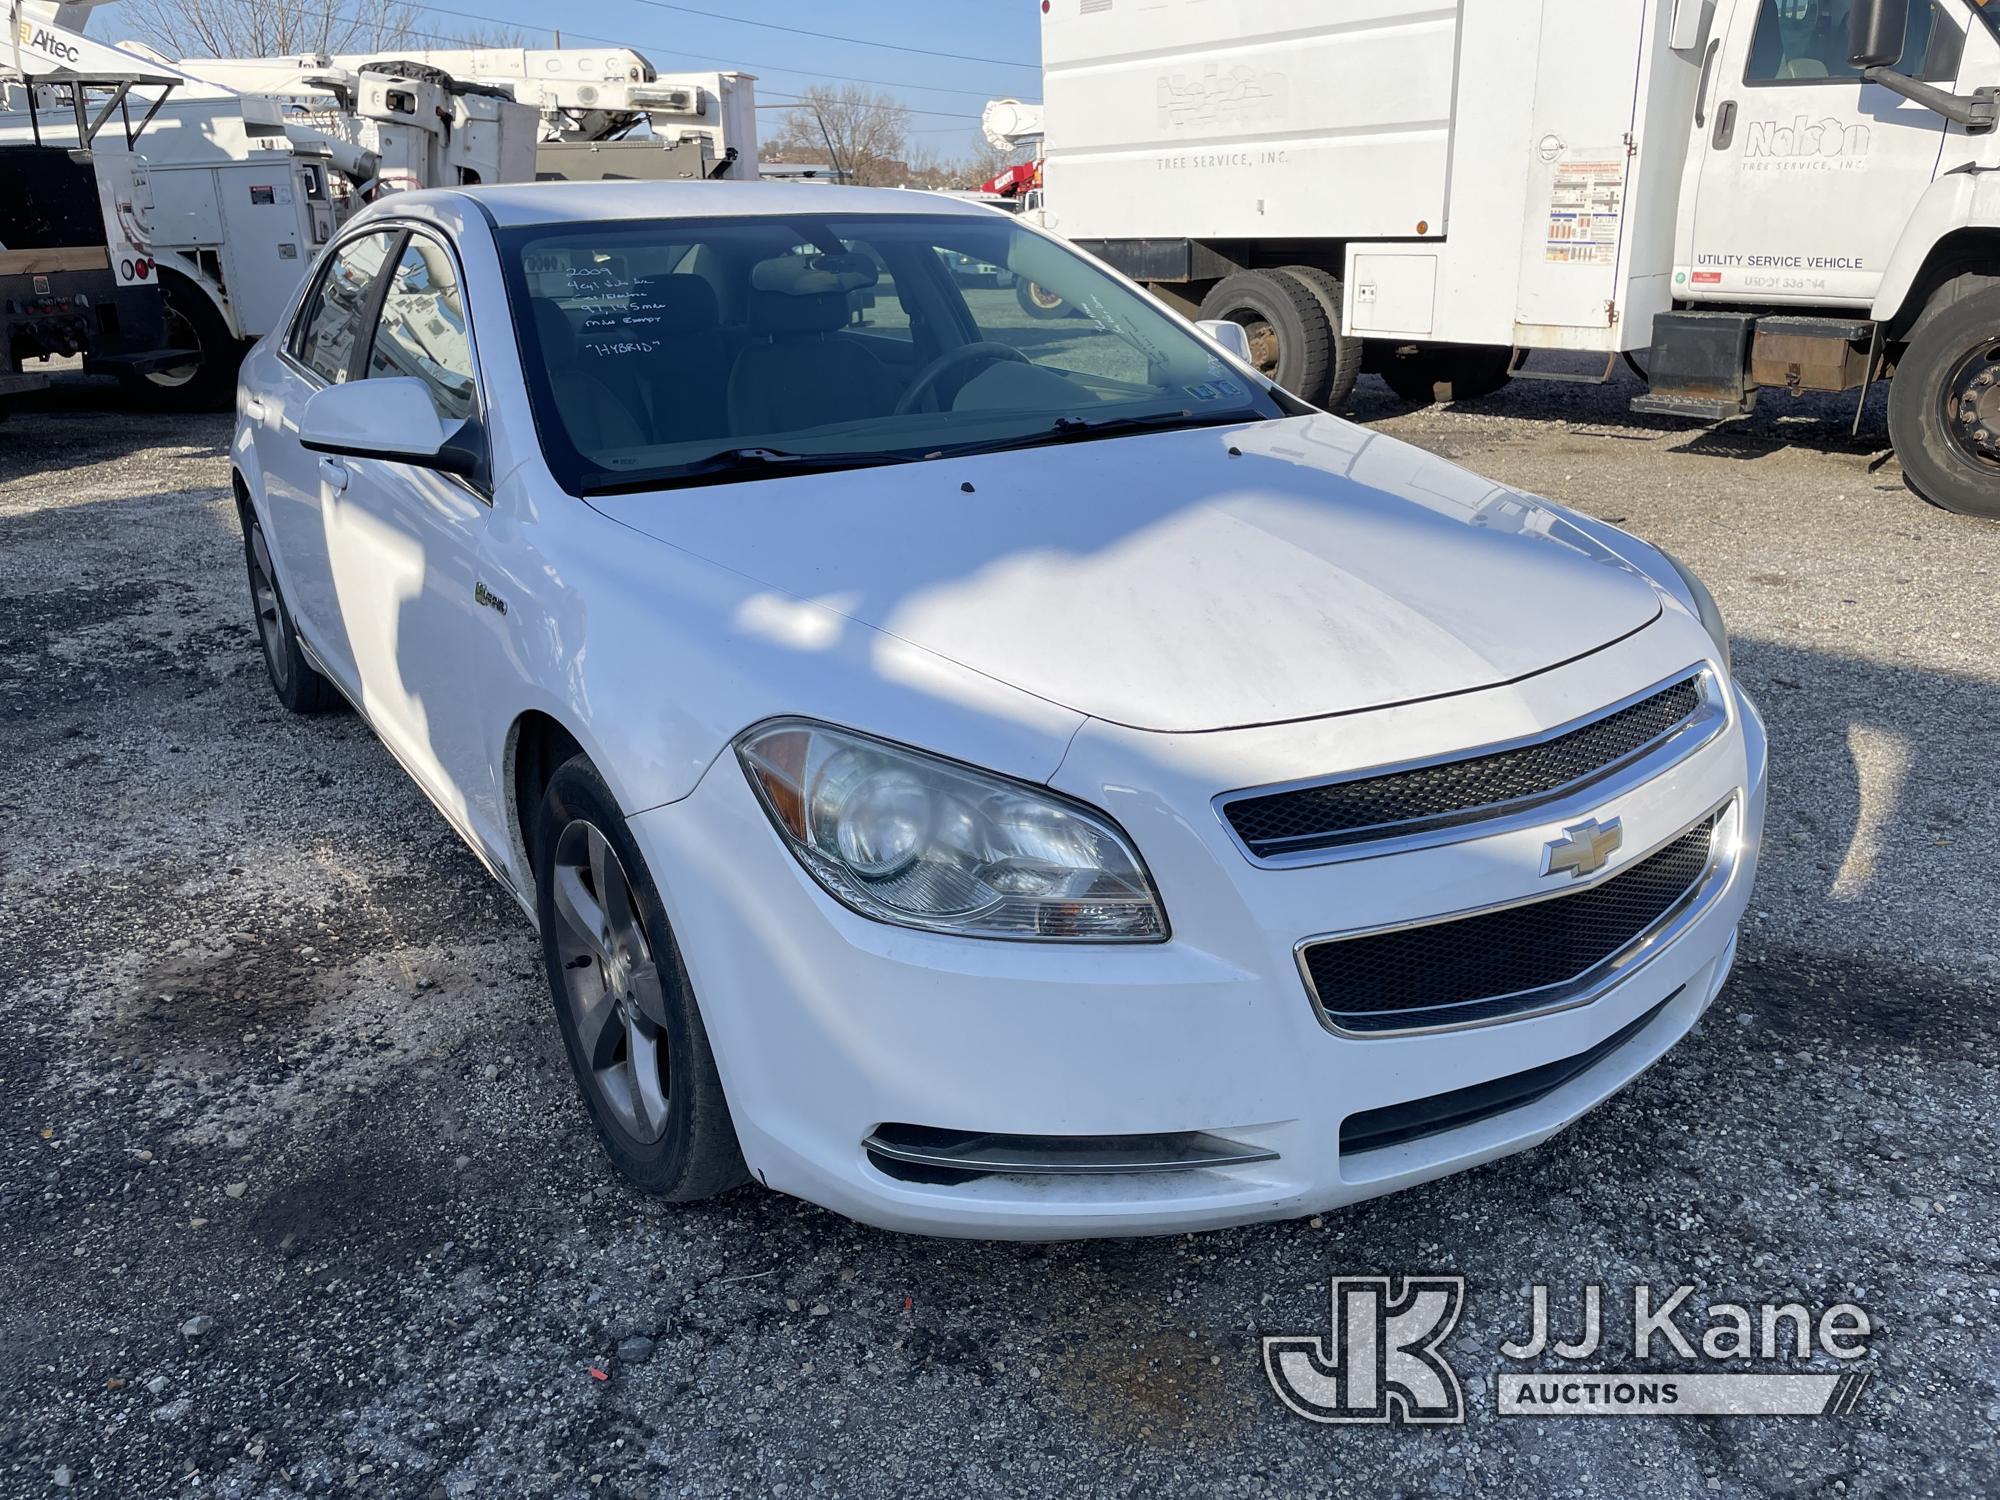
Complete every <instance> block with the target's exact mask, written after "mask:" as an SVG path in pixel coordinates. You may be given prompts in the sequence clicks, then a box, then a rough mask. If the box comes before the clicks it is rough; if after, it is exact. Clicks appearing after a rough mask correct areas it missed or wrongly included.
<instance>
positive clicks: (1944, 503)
mask: <svg viewBox="0 0 2000 1500" xmlns="http://www.w3.org/2000/svg"><path fill="white" fill-rule="evenodd" d="M1889 441H1890V443H1891V444H1892V445H1894V447H1895V450H1896V457H1897V458H1898V459H1900V460H1901V461H1902V464H1903V482H1904V483H1905V484H1907V485H1908V486H1909V487H1910V488H1911V489H1913V490H1915V491H1916V492H1917V494H1919V495H1920V496H1922V497H1923V498H1924V499H1926V500H1928V501H1929V502H1930V503H1931V504H1932V505H1935V506H1937V507H1939V508H1940V509H1943V510H1949V511H1956V512H1957V513H1958V514H1959V515H1962V516H1983V517H1985V518H1987V519H1989V520H2000V278H1995V277H1992V276H1977V275H1967V276H1958V277H1954V278H1953V279H1952V280H1950V281H1947V282H1946V283H1945V284H1944V285H1943V286H1941V287H1939V288H1938V289H1937V290H1936V291H1935V292H1933V293H1931V299H1930V301H1929V303H1928V304H1926V306H1925V308H1924V311H1923V315H1922V316H1921V317H1919V318H1918V319H1917V322H1916V326H1915V327H1913V328H1912V329H1911V330H1910V339H1909V344H1908V346H1907V347H1906V348H1905V349H1904V351H1903V356H1902V358H1901V359H1899V360H1898V361H1897V362H1896V375H1895V378H1894V379H1893V380H1891V381H1890V382H1889Z"/></svg>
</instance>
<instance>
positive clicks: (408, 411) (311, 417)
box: [299, 375, 480, 475]
mask: <svg viewBox="0 0 2000 1500" xmlns="http://www.w3.org/2000/svg"><path fill="white" fill-rule="evenodd" d="M299 446H300V447H302V448H309V449H311V450H312V451H313V452H314V453H337V454H340V455H342V456H344V457H348V458H385V459H388V460H390V461H391V462H394V463H401V464H414V465H415V466H416V467H418V468H420V469H438V470H441V471H442V472H444V473H446V474H465V475H469V474H472V473H473V472H475V471H476V470H477V469H478V467H479V458H480V444H479V433H478V429H477V427H476V426H475V425H474V424H473V423H471V422H459V423H457V424H455V425H454V426H453V427H450V428H447V427H446V426H445V424H444V422H443V421H442V420H440V418H439V417H438V414H437V408H436V407H435V406H433V405H432V404H431V393H430V387H429V386H427V385H425V384H424V383H423V382H422V381H421V380H418V379H416V378H415V377H413V376H408V375H398V376H390V377H387V378H384V379H381V380H354V381H350V382H348V383H347V384H346V385H330V386H327V387H326V388H325V389H324V390H320V391H315V392H314V393H313V394H312V395H311V396H310V397H308V398H307V400H306V405H305V410H304V411H303V412H301V413H300V415H299Z"/></svg>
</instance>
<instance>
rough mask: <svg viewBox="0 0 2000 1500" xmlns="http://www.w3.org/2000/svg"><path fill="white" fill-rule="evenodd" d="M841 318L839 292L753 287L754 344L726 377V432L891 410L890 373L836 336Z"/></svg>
mask: <svg viewBox="0 0 2000 1500" xmlns="http://www.w3.org/2000/svg"><path fill="white" fill-rule="evenodd" d="M846 323H847V293H846V292H845V291H824V292H812V293H804V294H801V293H799V292H780V291H763V290H753V291H752V292H751V293H750V331H751V335H752V342H751V343H750V344H748V345H747V346H745V348H744V350H743V352H742V353H741V354H739V355H737V356H736V366H735V368H734V369H733V370H731V371H730V374H729V430H730V432H731V433H732V434H733V435H734V436H737V437H744V436H748V435H750V434H753V433H765V432H795V431H799V430H801V429H804V428H808V427H823V426H826V425H827V424H829V423H832V422H853V421H859V420H861V419H863V418H866V417H886V416H888V415H889V414H890V413H891V412H893V411H894V410H895V409H896V396H897V385H896V378H895V376H893V375H891V374H890V373H889V368H888V366H886V365H884V364H883V363H882V361H880V360H879V359H877V358H876V357H875V356H874V355H873V354H870V353H869V352H868V351H867V350H866V349H864V348H862V347H861V345H859V344H857V343H855V342H854V341H853V340H852V339H844V338H840V337H838V336H837V330H839V329H840V328H842V327H844V326H846Z"/></svg>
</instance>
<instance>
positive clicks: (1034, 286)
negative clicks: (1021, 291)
mask: <svg viewBox="0 0 2000 1500" xmlns="http://www.w3.org/2000/svg"><path fill="white" fill-rule="evenodd" d="M1027 285H1028V300H1029V301H1030V302H1033V303H1034V304H1035V306H1037V307H1039V308H1041V309H1042V310H1043V311H1044V312H1054V311H1055V310H1056V309H1057V308H1059V307H1061V306H1062V303H1063V299H1062V298H1061V297H1059V296H1057V295H1056V294H1055V293H1054V292H1050V291H1044V290H1043V289H1042V287H1041V285H1040V283H1038V282H1033V281H1031V282H1029V283H1028V284H1027Z"/></svg>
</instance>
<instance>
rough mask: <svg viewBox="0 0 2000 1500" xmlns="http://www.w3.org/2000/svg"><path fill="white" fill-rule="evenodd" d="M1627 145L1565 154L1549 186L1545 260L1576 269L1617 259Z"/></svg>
mask: <svg viewBox="0 0 2000 1500" xmlns="http://www.w3.org/2000/svg"><path fill="white" fill-rule="evenodd" d="M1625 163H1626V155H1625V148H1624V147H1623V146H1607V147H1598V148H1594V149H1584V148H1578V149H1576V150H1571V151H1565V152H1563V154H1562V157H1561V159H1560V160H1559V161H1557V162H1556V164H1555V171H1554V174H1553V176H1552V177H1551V179H1550V183H1549V232H1548V241H1547V244H1546V245H1545V247H1544V249H1543V252H1542V258H1543V259H1544V260H1549V261H1556V262H1559V263H1562V264H1566V265H1572V266H1609V265H1615V264H1617V261H1618V235H1619V231H1620V229H1621V228H1622V227H1623V224H1624V217H1625Z"/></svg>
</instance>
